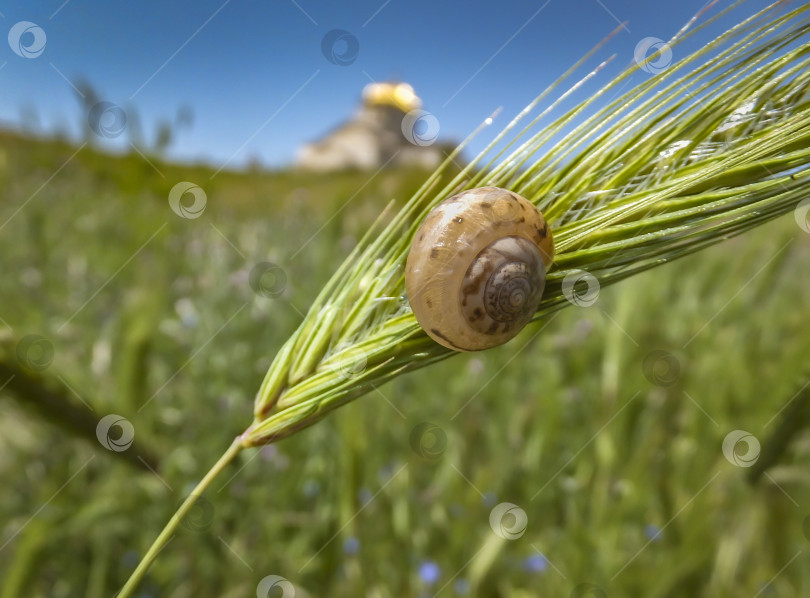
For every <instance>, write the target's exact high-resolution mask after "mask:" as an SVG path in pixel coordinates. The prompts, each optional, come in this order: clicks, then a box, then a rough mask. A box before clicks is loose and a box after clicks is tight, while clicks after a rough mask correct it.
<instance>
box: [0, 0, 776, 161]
mask: <svg viewBox="0 0 810 598" xmlns="http://www.w3.org/2000/svg"><path fill="white" fill-rule="evenodd" d="M704 4H705V1H704V0H700V1H693V0H683V1H679V2H674V1H673V2H632V1H628V0H575V1H566V0H550V1H546V0H542V1H539V2H497V3H496V2H491V3H490V2H487V3H483V2H482V3H473V2H461V1H459V0H438V1H436V0H434V1H411V2H406V1H404V0H388V1H386V0H368V1H367V0H361V1H357V2H352V3H339V2H328V3H327V2H315V1H314V0H270V1H267V2H257V1H252V2H249V1H247V0H230V1H228V2H225V0H214V1H208V0H198V1H181V2H171V3H163V2H160V3H158V2H137V3H136V2H121V1H102V0H88V1H83V0H68V1H67V2H65V1H64V0H58V1H54V2H37V3H29V2H25V3H22V2H18V3H13V4H10V5H9V4H8V3H6V4H0V7H1V8H0V12H2V18H0V28H3V30H4V31H10V30H11V29H12V28H13V26H14V25H15V24H16V23H18V22H20V21H30V22H32V23H35V24H36V25H37V26H39V27H40V28H41V29H42V31H43V32H44V34H45V36H46V40H45V47H44V50H43V51H42V53H41V54H40V55H39V56H37V57H36V58H30V59H28V58H25V57H20V56H18V55H16V54H15V53H14V52H13V51H12V48H11V45H10V44H4V45H3V46H2V47H0V65H3V66H2V68H1V69H0V126H3V127H19V126H20V125H21V122H22V121H23V115H24V114H26V113H27V114H28V115H29V116H28V117H27V119H28V120H29V121H30V120H31V117H30V115H32V114H36V115H37V119H38V121H39V123H40V124H39V127H40V129H41V130H42V131H44V132H48V131H53V130H56V129H60V130H63V131H67V132H69V133H70V134H72V135H76V136H78V135H79V132H80V126H81V124H80V123H81V120H82V118H83V114H82V111H81V110H80V104H79V102H78V101H77V96H76V92H75V91H74V90H73V89H72V85H77V84H78V81H80V80H81V79H84V80H86V81H89V82H90V83H91V84H92V85H93V86H94V87H95V89H96V90H97V92H98V95H99V96H100V98H101V99H103V100H105V101H109V102H112V103H114V104H116V105H119V106H121V107H122V108H123V109H124V111H125V112H127V111H129V112H130V114H131V111H132V107H134V108H135V109H136V110H137V112H138V116H139V120H140V121H141V122H142V125H143V128H144V132H145V134H146V137H147V141H149V140H150V138H152V137H154V130H155V127H156V123H157V122H158V121H159V120H160V119H172V118H174V116H175V114H176V112H177V110H178V108H180V107H181V106H184V105H187V106H190V107H191V108H192V109H193V113H194V122H193V127H192V128H191V129H190V130H185V131H181V132H179V133H178V136H177V139H176V141H175V142H174V144H173V145H172V146H171V147H170V150H169V156H170V157H171V158H173V159H177V160H195V161H196V160H203V161H206V162H209V163H211V164H213V165H214V166H217V167H220V166H223V165H227V166H228V167H239V166H241V165H244V164H245V163H246V162H247V161H248V160H250V159H258V160H259V161H260V162H261V163H263V164H265V165H268V166H274V167H278V166H283V165H285V164H287V163H289V162H290V161H291V160H292V158H293V156H294V153H295V148H296V147H298V146H299V145H300V144H301V143H302V142H305V141H307V140H312V139H314V138H317V137H319V136H321V135H322V134H323V133H324V132H325V131H328V130H329V129H331V128H333V127H334V126H336V125H337V124H339V123H340V122H341V121H342V120H343V119H344V118H346V117H347V116H348V115H349V114H351V112H352V111H353V110H354V108H355V107H356V105H357V102H358V100H359V97H360V92H361V90H362V88H363V86H364V85H365V84H367V83H369V82H370V81H372V80H375V81H384V80H389V79H399V80H404V81H407V82H409V83H411V84H412V85H413V86H414V88H415V89H416V92H417V93H418V94H419V95H420V96H421V97H422V99H423V101H424V108H425V109H426V110H428V111H430V112H432V113H433V114H434V115H435V116H436V118H437V119H438V121H439V124H440V127H441V133H440V135H441V137H443V138H449V139H455V140H460V139H462V138H464V137H465V136H466V135H467V134H468V133H469V132H470V131H471V130H472V129H474V128H475V127H476V126H477V125H478V124H479V123H480V122H481V121H482V120H483V119H485V118H486V117H487V116H488V115H489V114H491V113H492V112H493V110H495V109H496V108H498V107H503V112H502V113H501V116H500V117H499V119H498V121H496V122H499V123H500V124H502V125H503V124H506V122H508V119H510V118H511V116H513V115H514V114H515V113H516V112H518V111H519V110H520V109H521V108H523V106H525V105H526V104H527V103H528V102H529V101H531V100H532V99H533V98H534V97H535V96H536V95H537V94H538V93H539V92H540V91H542V89H543V88H544V87H545V86H546V85H547V84H548V83H550V82H551V81H552V80H553V79H554V78H556V77H557V76H558V75H559V74H561V73H562V72H563V71H564V70H565V69H566V68H567V67H568V66H570V65H571V64H572V63H573V62H574V61H576V60H577V59H578V58H580V57H581V56H582V55H583V54H584V53H585V52H587V51H588V50H589V49H590V48H591V47H592V46H593V45H594V44H596V43H597V42H599V41H600V40H601V39H602V38H604V37H605V36H606V35H607V34H609V33H610V32H611V31H612V30H613V29H614V28H616V27H617V26H618V24H619V22H624V21H626V28H624V29H622V30H621V31H620V33H619V34H618V35H616V36H615V37H614V38H613V39H612V40H611V41H610V43H609V44H608V45H607V46H606V47H605V48H604V49H603V50H601V51H600V53H599V54H598V56H597V57H594V58H593V59H592V60H591V61H590V62H589V63H588V66H589V67H591V68H592V67H593V66H595V65H596V64H598V62H600V61H601V60H604V59H605V58H607V57H608V56H610V55H611V54H614V53H615V54H616V55H617V56H616V59H615V60H614V61H613V63H612V64H611V68H613V70H612V71H611V70H609V69H608V70H607V71H606V73H605V76H609V74H610V73H611V72H614V73H615V72H616V71H617V70H618V69H620V68H622V67H624V66H626V65H627V64H629V63H630V62H631V61H632V60H633V51H634V48H635V47H636V44H638V43H639V41H640V40H642V39H643V38H645V37H658V38H662V39H664V40H666V39H668V38H669V37H670V36H671V35H672V34H673V33H675V31H676V30H677V29H678V28H680V26H681V25H683V24H684V23H685V22H686V21H687V20H688V19H689V18H690V17H691V16H692V15H694V14H695V13H696V12H697V11H698V10H699V9H700V8H701V7H702V6H703V5H704ZM728 4H729V3H728V2H722V1H721V2H719V3H718V5H717V6H715V7H713V8H712V9H711V12H710V13H709V14H714V13H715V12H717V11H718V10H719V9H720V8H722V7H724V6H727V5H728ZM765 4H766V3H765V2H760V1H751V2H747V3H745V4H744V5H743V7H742V8H741V9H738V10H736V11H735V12H734V13H733V16H732V18H730V19H725V20H724V21H723V22H722V23H721V25H726V26H728V25H730V24H732V23H734V22H737V21H739V20H741V19H742V18H743V17H744V16H748V15H749V14H752V13H753V12H754V11H755V10H757V9H759V8H761V7H763V6H765ZM333 29H343V30H345V31H347V32H349V33H350V34H351V35H352V36H353V37H354V38H356V40H357V45H358V53H357V56H356V58H355V59H354V60H353V61H351V63H350V64H347V65H344V66H342V65H338V64H333V63H332V62H330V61H329V60H328V59H327V57H326V56H325V55H324V53H323V52H322V40H323V38H324V36H325V35H326V34H327V33H328V32H329V31H331V30H333ZM721 29H722V28H721V27H720V26H718V27H713V28H712V29H710V30H709V34H712V33H716V32H719V31H721ZM32 35H33V34H31V36H32ZM32 39H33V37H30V38H26V39H24V40H23V42H24V43H25V44H28V43H30V42H31V40H32ZM339 43H342V42H339ZM344 49H345V46H343V45H341V46H339V47H337V48H336V51H337V52H338V54H340V53H341V52H343V51H344ZM675 58H676V59H677V54H676V56H675ZM614 67H615V68H614ZM586 72H587V70H583V71H582V72H581V74H582V75H584V74H585V73H586ZM647 76H650V75H648V74H646V73H643V72H639V73H637V74H636V75H634V77H635V79H634V81H638V82H640V81H641V80H642V79H643V77H647ZM595 85H596V83H594V85H593V86H592V87H590V88H586V89H584V90H583V93H588V91H589V90H594V89H596V86H595ZM496 127H497V124H496ZM493 133H494V131H493ZM126 139H127V136H126V135H121V136H120V137H118V138H114V139H111V140H109V141H108V142H107V144H108V145H109V147H110V148H120V147H126V143H127V141H126ZM485 141H486V137H484V138H482V139H480V140H478V141H476V143H475V144H473V146H472V147H471V150H472V151H474V150H476V149H480V147H482V146H483V144H484V143H485Z"/></svg>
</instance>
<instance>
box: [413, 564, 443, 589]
mask: <svg viewBox="0 0 810 598" xmlns="http://www.w3.org/2000/svg"><path fill="white" fill-rule="evenodd" d="M441 576H442V570H441V569H439V566H438V565H437V564H436V563H434V562H433V561H424V562H423V563H422V564H421V565H420V566H419V579H421V580H422V583H424V584H427V585H429V586H432V585H433V584H434V583H436V582H437V581H439V578H440V577H441Z"/></svg>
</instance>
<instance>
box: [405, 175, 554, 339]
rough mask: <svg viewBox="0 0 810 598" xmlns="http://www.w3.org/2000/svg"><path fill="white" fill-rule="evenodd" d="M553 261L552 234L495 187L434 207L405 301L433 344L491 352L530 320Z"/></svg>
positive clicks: (412, 259)
mask: <svg viewBox="0 0 810 598" xmlns="http://www.w3.org/2000/svg"><path fill="white" fill-rule="evenodd" d="M553 255H554V244H553V240H552V236H551V231H550V230H549V228H548V224H547V223H546V221H545V218H543V215H542V214H541V213H540V212H539V211H538V210H537V208H535V207H534V205H533V204H532V203H531V202H529V201H528V200H527V199H525V198H523V197H521V196H520V195H518V194H516V193H513V192H511V191H507V190H505V189H499V188H497V187H481V188H478V189H470V190H468V191H464V192H462V193H459V194H458V195H454V196H453V197H450V198H448V199H446V200H445V201H443V202H442V203H440V204H439V205H437V206H436V207H435V208H434V209H433V211H431V212H430V214H429V215H428V217H427V218H426V219H425V221H424V222H423V223H422V225H421V226H420V227H419V229H418V230H417V231H416V236H415V238H414V242H413V245H412V246H411V250H410V253H409V254H408V260H407V264H406V269H405V287H406V291H407V294H408V300H409V302H410V304H411V308H412V309H413V313H414V316H415V317H416V319H417V321H418V322H419V324H420V326H422V328H423V329H424V330H425V332H427V334H428V335H429V336H430V337H431V338H433V339H434V340H435V341H436V342H438V343H440V344H442V345H444V346H445V347H448V348H451V349H455V350H457V351H479V350H482V349H488V348H490V347H494V346H497V345H500V344H503V343H505V342H506V341H508V340H509V339H511V338H512V337H514V336H515V335H516V334H517V333H518V332H520V330H521V329H522V328H523V327H524V326H525V325H526V324H527V323H528V322H529V321H530V320H531V318H532V316H533V315H534V313H535V311H536V310H537V307H538V305H539V304H540V300H541V298H542V295H543V288H544V286H545V278H546V276H545V274H546V270H547V269H548V268H549V266H550V265H551V261H552V257H553Z"/></svg>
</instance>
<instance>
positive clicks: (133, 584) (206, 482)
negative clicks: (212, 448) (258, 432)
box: [118, 437, 244, 598]
mask: <svg viewBox="0 0 810 598" xmlns="http://www.w3.org/2000/svg"><path fill="white" fill-rule="evenodd" d="M243 448H244V445H243V444H242V440H241V437H237V438H236V439H234V441H233V442H232V443H231V445H230V446H229V447H228V449H227V450H226V451H225V452H224V453H223V454H222V456H221V457H220V458H219V460H218V461H217V462H216V463H214V466H213V467H212V468H211V469H210V470H208V473H206V474H205V476H204V477H203V479H202V480H200V482H199V483H198V484H197V485H196V486H195V487H194V490H192V491H191V493H190V494H189V495H188V496H187V497H186V499H185V500H184V501H183V504H181V505H180V507H179V508H178V509H177V511H175V513H174V515H172V518H171V519H169V521H168V523H166V525H165V526H164V527H163V530H161V532H160V534H159V535H158V537H157V538H155V541H154V542H152V545H151V546H150V547H149V550H147V551H146V554H145V555H144V556H143V558H142V559H141V562H140V563H138V566H137V567H136V568H135V571H133V572H132V575H130V576H129V579H128V580H127V582H126V583H125V584H124V587H123V588H121V591H120V592H119V593H118V598H130V597H131V596H132V594H133V592H134V591H135V589H136V588H137V587H138V584H139V583H140V582H141V580H142V579H143V577H144V575H146V572H147V571H148V570H149V567H151V566H152V563H153V562H154V560H155V559H156V558H157V555H158V554H159V553H160V551H161V550H163V547H164V546H166V544H167V543H168V542H169V540H171V539H172V537H173V536H174V533H175V532H176V531H177V526H179V525H180V522H181V521H183V518H184V517H185V516H186V515H187V514H188V512H189V511H190V510H191V509H192V507H194V505H195V504H196V503H197V501H198V500H199V498H200V496H202V494H203V492H205V490H206V489H207V488H208V486H210V485H211V482H213V481H214V479H215V478H216V477H217V476H218V475H219V474H220V473H222V470H224V469H225V467H226V466H227V465H228V464H229V463H230V462H231V461H233V459H234V458H235V457H236V455H238V454H239V452H240V451H241V450H242V449H243Z"/></svg>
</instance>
